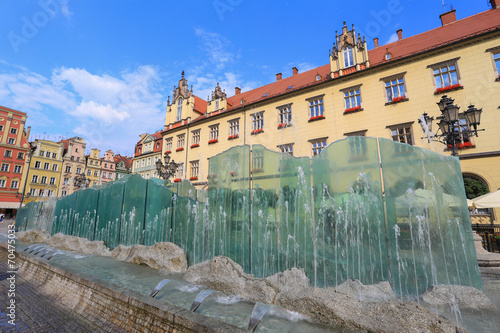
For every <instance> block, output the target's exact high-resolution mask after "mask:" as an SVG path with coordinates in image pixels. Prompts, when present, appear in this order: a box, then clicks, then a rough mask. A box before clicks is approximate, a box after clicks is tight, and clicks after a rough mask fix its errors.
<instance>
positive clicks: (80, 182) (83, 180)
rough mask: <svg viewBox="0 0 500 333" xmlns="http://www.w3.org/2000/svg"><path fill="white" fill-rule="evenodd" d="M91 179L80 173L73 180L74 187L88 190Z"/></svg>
mask: <svg viewBox="0 0 500 333" xmlns="http://www.w3.org/2000/svg"><path fill="white" fill-rule="evenodd" d="M89 184H90V179H89V178H87V177H85V175H84V174H83V173H80V174H78V175H76V176H75V178H73V185H75V187H78V188H79V189H80V190H83V189H86V188H87V187H89Z"/></svg>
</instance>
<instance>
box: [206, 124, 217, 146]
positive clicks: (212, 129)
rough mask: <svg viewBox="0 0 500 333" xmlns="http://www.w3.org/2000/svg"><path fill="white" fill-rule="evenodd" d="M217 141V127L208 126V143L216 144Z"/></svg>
mask: <svg viewBox="0 0 500 333" xmlns="http://www.w3.org/2000/svg"><path fill="white" fill-rule="evenodd" d="M218 139H219V125H213V126H210V141H208V143H213V142H217V140H218Z"/></svg>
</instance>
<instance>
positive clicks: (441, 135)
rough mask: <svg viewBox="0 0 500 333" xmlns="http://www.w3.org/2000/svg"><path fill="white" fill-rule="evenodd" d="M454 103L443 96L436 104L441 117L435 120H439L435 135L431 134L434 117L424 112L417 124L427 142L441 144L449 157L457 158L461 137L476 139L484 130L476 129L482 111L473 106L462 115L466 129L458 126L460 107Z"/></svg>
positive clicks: (460, 125)
mask: <svg viewBox="0 0 500 333" xmlns="http://www.w3.org/2000/svg"><path fill="white" fill-rule="evenodd" d="M454 101H455V100H454V99H451V98H449V97H447V96H446V95H443V96H442V97H441V100H440V101H439V102H438V103H436V104H437V105H438V107H439V110H440V111H441V116H439V117H437V118H436V120H439V123H438V126H439V128H438V130H437V131H436V134H432V121H433V120H434V117H430V116H429V115H427V113H425V112H424V114H423V115H422V116H421V117H420V119H419V120H418V122H419V123H420V126H421V127H422V131H423V132H424V134H425V135H426V138H427V141H428V142H431V140H432V141H437V142H441V143H443V144H445V145H447V147H449V148H450V149H451V155H453V156H457V155H458V152H457V147H458V146H459V145H460V144H462V143H463V142H462V138H461V136H462V137H467V138H469V137H470V136H472V135H475V136H476V137H477V136H478V135H477V132H479V131H484V129H477V126H478V125H479V124H480V122H481V113H482V112H483V109H477V108H475V107H474V105H469V108H468V109H467V111H465V112H464V113H463V116H464V117H465V121H466V123H467V128H466V129H464V126H463V125H462V124H460V120H461V119H460V116H461V114H460V113H459V109H460V107H459V106H457V105H454V104H453V102H454ZM462 119H463V118H462Z"/></svg>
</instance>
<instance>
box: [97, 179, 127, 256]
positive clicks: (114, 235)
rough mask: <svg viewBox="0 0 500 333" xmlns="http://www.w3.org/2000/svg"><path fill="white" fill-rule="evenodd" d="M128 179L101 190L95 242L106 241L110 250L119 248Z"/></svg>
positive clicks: (110, 183)
mask: <svg viewBox="0 0 500 333" xmlns="http://www.w3.org/2000/svg"><path fill="white" fill-rule="evenodd" d="M125 181H126V179H120V180H118V181H114V182H109V183H106V186H104V187H103V188H102V189H100V190H99V203H98V205H97V226H96V230H95V237H94V239H95V240H99V241H104V244H105V245H106V246H107V247H109V248H110V249H114V248H115V247H116V246H118V244H119V241H120V227H121V216H122V208H123V193H124V191H125Z"/></svg>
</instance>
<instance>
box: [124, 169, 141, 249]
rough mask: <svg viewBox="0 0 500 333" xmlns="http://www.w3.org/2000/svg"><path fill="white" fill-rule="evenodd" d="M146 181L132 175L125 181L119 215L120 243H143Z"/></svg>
mask: <svg viewBox="0 0 500 333" xmlns="http://www.w3.org/2000/svg"><path fill="white" fill-rule="evenodd" d="M146 190H147V181H146V180H145V179H143V178H142V177H141V176H139V175H137V174H135V175H132V176H131V177H130V178H129V179H128V180H127V182H126V183H125V193H124V197H123V210H122V215H121V230H120V244H123V245H126V246H131V245H134V244H144V240H143V238H144V218H145V210H146Z"/></svg>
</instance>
